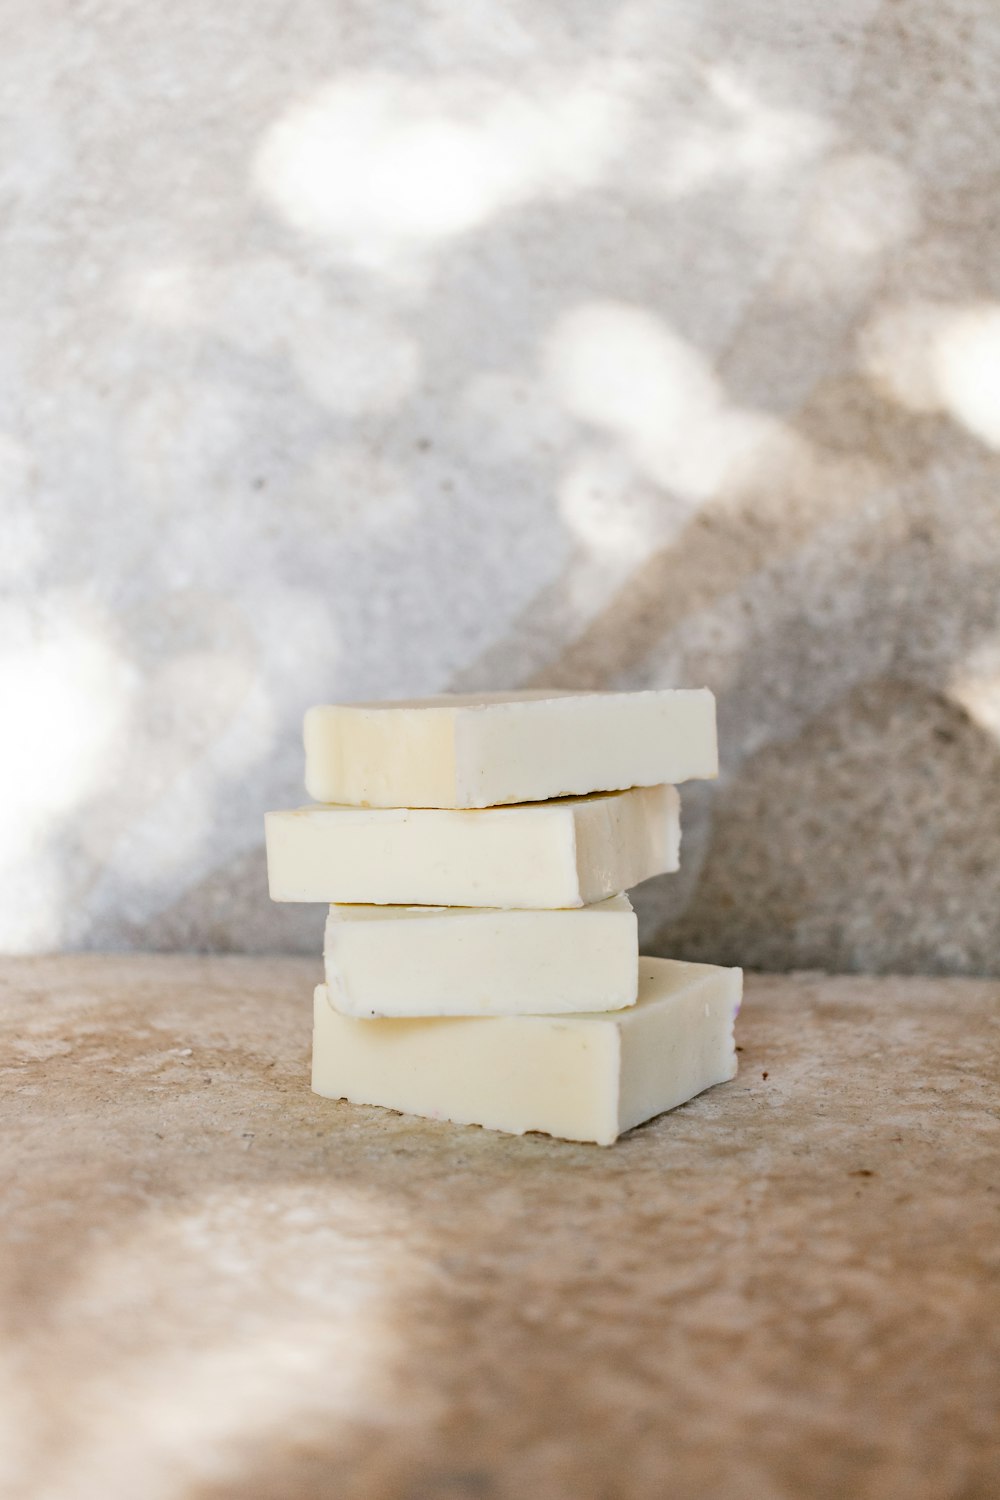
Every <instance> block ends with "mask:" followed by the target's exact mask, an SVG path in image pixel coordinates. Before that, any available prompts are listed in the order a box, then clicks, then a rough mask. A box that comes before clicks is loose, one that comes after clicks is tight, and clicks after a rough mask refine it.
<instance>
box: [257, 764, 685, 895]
mask: <svg viewBox="0 0 1000 1500" xmlns="http://www.w3.org/2000/svg"><path fill="white" fill-rule="evenodd" d="M679 807H680V803H679V798H678V795H677V792H676V790H675V788H674V787H672V786H657V787H636V788H633V789H632V790H631V791H627V792H610V793H600V794H598V795H596V796H592V797H570V798H566V799H565V800H563V801H560V802H533V803H527V804H524V805H521V806H517V807H498V808H487V809H483V810H480V811H465V812H455V811H449V810H440V809H429V808H417V809H409V808H362V807H302V808H298V809H297V810H295V811H293V812H272V813H268V814H267V816H266V818H265V820H264V824H265V833H266V840H267V874H268V881H269V884H270V890H271V897H272V899H273V900H275V901H324V902H352V903H353V902H361V903H365V904H374V905H378V906H383V905H398V906H418V905H419V906H505V907H527V906H585V905H587V904H588V903H590V902H592V901H603V900H604V899H605V897H606V896H614V895H616V894H617V893H618V892H619V891H624V890H627V889H628V888H629V886H633V885H638V884H639V882H640V881H641V880H645V879H647V877H648V876H650V875H659V874H662V873H663V872H664V871H667V870H676V869H677V866H678V851H679V847H680V813H679Z"/></svg>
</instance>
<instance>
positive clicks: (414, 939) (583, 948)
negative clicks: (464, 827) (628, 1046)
mask: <svg viewBox="0 0 1000 1500" xmlns="http://www.w3.org/2000/svg"><path fill="white" fill-rule="evenodd" d="M324 959H325V964H326V988H327V993H328V995H329V997H330V1004H331V1005H332V1006H333V1007H334V1009H335V1010H338V1011H339V1012H340V1013H341V1015H345V1016H362V1017H363V1016H367V1017H372V1016H521V1015H527V1016H531V1015H543V1016H544V1015H559V1014H566V1013H568V1012H569V1013H572V1012H575V1011H608V1010H620V1009H621V1008H622V1007H623V1006H626V1005H633V1004H634V1003H635V998H636V994H637V991H638V982H639V935H638V929H637V924H636V919H635V912H634V911H633V910H632V904H631V902H630V901H629V899H628V897H627V896H611V897H610V898H609V899H608V900H607V901H599V902H597V903H596V905H593V906H580V907H577V908H576V909H575V910H574V909H568V910H562V911H498V910H496V909H495V908H493V907H488V908H485V909H484V908H482V907H461V906H445V907H440V906H331V908H330V915H329V918H328V920H327V924H326V944H325V947H324Z"/></svg>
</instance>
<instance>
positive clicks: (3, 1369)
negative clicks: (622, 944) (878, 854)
mask: <svg viewBox="0 0 1000 1500" xmlns="http://www.w3.org/2000/svg"><path fill="white" fill-rule="evenodd" d="M316 970H317V965H315V964H312V963H309V962H306V961H303V960H299V959H242V958H239V959H233V958H175V957H169V958H168V957H113V958H97V957H63V958H57V959H27V960H7V961H4V962H3V964H2V965H0V1073H2V1076H3V1083H2V1086H0V1169H2V1194H3V1198H2V1216H0V1256H2V1262H0V1282H2V1305H0V1311H2V1320H3V1321H2V1325H0V1326H2V1337H0V1493H3V1495H4V1496H5V1500H6V1497H7V1496H12V1497H14V1496H16V1497H18V1500H20V1497H22V1496H24V1497H29V1496H30V1497H31V1500H118V1497H122V1500H124V1497H130V1496H142V1497H143V1500H181V1497H183V1500H327V1497H335V1500H383V1497H384V1500H618V1497H622V1500H632V1497H637V1500H638V1497H641V1500H646V1497H649V1500H663V1497H665V1496H668V1495H669V1496H673V1497H678V1500H684V1497H692V1496H697V1497H711V1500H772V1497H773V1500H789V1497H798V1496H806V1495H808V1496H809V1497H810V1500H812V1497H817V1500H824V1497H827V1496H829V1497H831V1500H833V1497H837V1500H842V1497H845V1496H849V1497H851V1500H876V1497H878V1500H881V1497H896V1496H906V1497H907V1500H930V1497H941V1500H944V1497H954V1500H973V1497H980V1496H981V1497H984V1500H985V1497H991V1500H995V1497H996V1495H997V1494H998V1493H1000V1415H998V1409H1000V1124H998V1102H1000V1045H998V1044H1000V983H997V982H992V981H975V980H918V979H877V980H871V979H861V978H833V979H831V978H824V977H821V976H818V975H811V974H810V975H797V976H785V977H778V978H773V977H765V976H751V977H749V978H748V982H747V999H746V1004H745V1006H744V1010H743V1015H742V1017H741V1022H740V1029H739V1041H740V1045H741V1046H742V1048H743V1052H742V1057H741V1063H742V1070H741V1073H740V1076H739V1077H738V1078H737V1079H736V1080H735V1081H734V1082H733V1083H730V1084H726V1085H723V1086H722V1087H719V1088H717V1089H714V1090H712V1091H711V1092H710V1093H708V1094H706V1095H704V1096H702V1097H701V1098H699V1099H697V1100H695V1101H693V1102H692V1103H691V1104H688V1105H686V1106H684V1107H683V1108H682V1109H679V1110H676V1111H675V1112H674V1113H673V1114H670V1115H667V1116H663V1117H661V1118H660V1119H659V1120H657V1121H656V1122H654V1123H652V1124H650V1125H647V1126H645V1127H643V1128H641V1129H639V1130H637V1131H635V1132H633V1133H632V1134H631V1135H629V1136H627V1137H625V1138H624V1139H623V1140H622V1141H620V1142H619V1143H618V1145H617V1146H615V1147H613V1148H611V1149H608V1150H602V1149H600V1148H598V1147H593V1146H579V1145H565V1144H560V1143H557V1142H553V1141H550V1140H548V1139H546V1138H544V1137H540V1136H528V1137H523V1138H516V1137H505V1136H499V1135H494V1134H490V1133H488V1132H486V1131H482V1130H479V1129H474V1128H457V1127H454V1126H450V1125H445V1124H438V1123H431V1122H426V1121H421V1120H415V1119H411V1118H407V1117H403V1116H400V1115H396V1114H392V1113H388V1112H385V1111H382V1110H379V1109H375V1108H359V1107H357V1106H351V1105H346V1104H336V1103H332V1102H330V1101H326V1100H322V1099H318V1098H316V1097H314V1096H313V1095H312V1094H311V1093H310V1091H309V1086H308V1067H307V1060H308V1049H309V1031H310V1006H311V988H312V983H313V981H314V979H315V978H316Z"/></svg>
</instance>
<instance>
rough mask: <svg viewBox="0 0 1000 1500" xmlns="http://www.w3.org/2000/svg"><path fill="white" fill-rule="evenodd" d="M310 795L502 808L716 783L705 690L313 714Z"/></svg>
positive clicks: (453, 699)
mask: <svg viewBox="0 0 1000 1500" xmlns="http://www.w3.org/2000/svg"><path fill="white" fill-rule="evenodd" d="M305 745H306V790H307V791H308V793H309V795H310V797H313V798H315V800H316V801H317V802H339V803H350V804H354V805H355V806H360V807H498V806H501V805H502V804H504V803H508V802H542V801H545V800H547V799H548V798H550V797H562V796H568V795H580V794H584V793H588V792H610V791H618V790H620V789H622V788H624V787H631V786H658V785H660V784H662V783H664V782H670V783H674V784H676V783H677V782H680V781H689V780H690V779H691V778H692V777H711V776H716V775H717V774H718V769H719V760H718V750H717V747H716V735H715V698H714V696H713V695H712V693H710V692H709V690H708V688H670V689H661V690H655V691H651V692H643V693H578V692H570V693H561V692H556V691H541V692H524V693H487V694H483V695H482V696H477V697H474V696H459V695H454V696H443V697H440V698H417V699H413V700H411V701H408V702H399V703H345V704H330V705H325V706H321V707H318V708H311V709H309V711H308V712H307V714H306V718H305Z"/></svg>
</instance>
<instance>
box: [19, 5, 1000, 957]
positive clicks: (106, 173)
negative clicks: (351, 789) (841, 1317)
mask: <svg viewBox="0 0 1000 1500" xmlns="http://www.w3.org/2000/svg"><path fill="white" fill-rule="evenodd" d="M0 17H2V35H3V47H2V50H0V68H2V71H3V87H2V91H0V97H2V111H3V119H2V147H0V255H2V264H0V303H2V320H3V328H2V338H0V399H2V411H0V494H2V500H0V506H2V533H0V591H2V607H0V716H2V735H0V776H2V783H0V784H2V792H0V806H2V829H0V865H2V871H0V895H2V899H0V947H3V948H5V949H7V950H9V951H37V950H45V949H53V948H61V947H67V948H76V947H110V948H128V947H152V948H167V949H169V948H200V949H248V950H260V949H288V950H295V949H301V950H302V951H308V952H315V951H318V946H317V945H318V943H319V941H320V934H321V930H322V920H323V913H322V911H320V910H317V909H315V908H298V909H296V908H281V909H279V908H273V907H271V906H270V905H269V903H268V900H267V894H266V884H265V876H264V864H263V849H262V835H261V817H262V814H263V812H264V810H265V809H266V808H268V807H278V806H282V805H293V804H296V803H298V802H299V801H301V800H303V799H304V793H303V791H302V787H301V770H302V767H301V750H300V740H299V734H300V718H301V714H302V711H303V709H304V708H305V706H306V705H307V704H309V703H311V702H314V701H320V700H329V699H337V698H347V699H349V698H373V697H382V696H387V697H388V696H401V695H410V694H418V693H425V692H431V691H439V690H442V689H448V688H463V689H474V688H481V687H483V688H485V687H500V686H509V685H520V684H532V685H545V684H554V685H561V686H572V685H580V686H585V687H604V686H607V687H616V688H642V687H654V686H667V685H671V684H689V685H699V684H702V683H707V684H709V685H710V686H711V687H712V688H714V690H715V692H716V693H717V694H718V697H719V710H720V729H721V735H722V745H723V760H724V772H723V776H722V778H721V780H720V782H719V783H718V784H717V785H714V786H694V787H692V788H690V789H689V790H688V791H687V792H686V793H685V798H684V801H685V847H684V853H685V866H684V870H683V872H682V873H681V874H680V875H679V876H675V877H671V878H669V879H664V880H662V881H658V882H653V883H651V884H650V885H649V887H647V888H644V889H643V890H642V891H641V892H640V893H639V904H640V908H641V915H642V924H643V937H644V942H645V944H646V946H647V949H652V950H653V951H655V950H657V949H658V950H659V951H669V952H673V953H676V954H678V955H680V956H688V957H698V958H713V959H719V960H722V961H726V962H729V961H735V962H739V961H742V962H744V963H746V964H747V965H751V966H776V967H779V968H780V967H804V966H805V967H813V966H825V967H832V968H847V969H856V968H876V969H891V968H896V969H901V970H931V971H955V972H963V971H970V972H975V971H990V970H992V971H996V970H997V969H998V968H1000V936H998V924H997V880H996V871H997V869H998V867H1000V777H998V771H1000V572H998V568H1000V255H998V240H997V222H998V193H997V177H998V167H1000V148H998V139H1000V135H998V99H1000V12H998V10H997V8H996V5H995V3H994V0H906V3H898V0H897V3H892V0H883V3H878V0H841V3H838V4H837V5H835V6H826V7H824V6H820V5H816V4H814V3H812V0H777V3H772V0H759V3H756V4H751V3H747V0H697V3H687V0H684V3H681V0H602V3H600V4H583V3H568V0H559V3H554V0H506V3H500V0H437V3H431V0H406V3H402V0H377V3H376V0H248V3H246V4H243V5H228V4H223V3H220V0H208V3H206V0H198V3H194V0H175V3H174V4H173V5H170V6H166V7H164V6H160V5H153V4H152V3H149V0H145V3H143V0H139V3H134V0H133V3H124V0H121V3H112V0H88V3H76V4H70V3H68V0H36V3H35V4H32V5H31V6H27V5H24V4H20V3H18V0H3V4H2V8H0Z"/></svg>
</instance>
